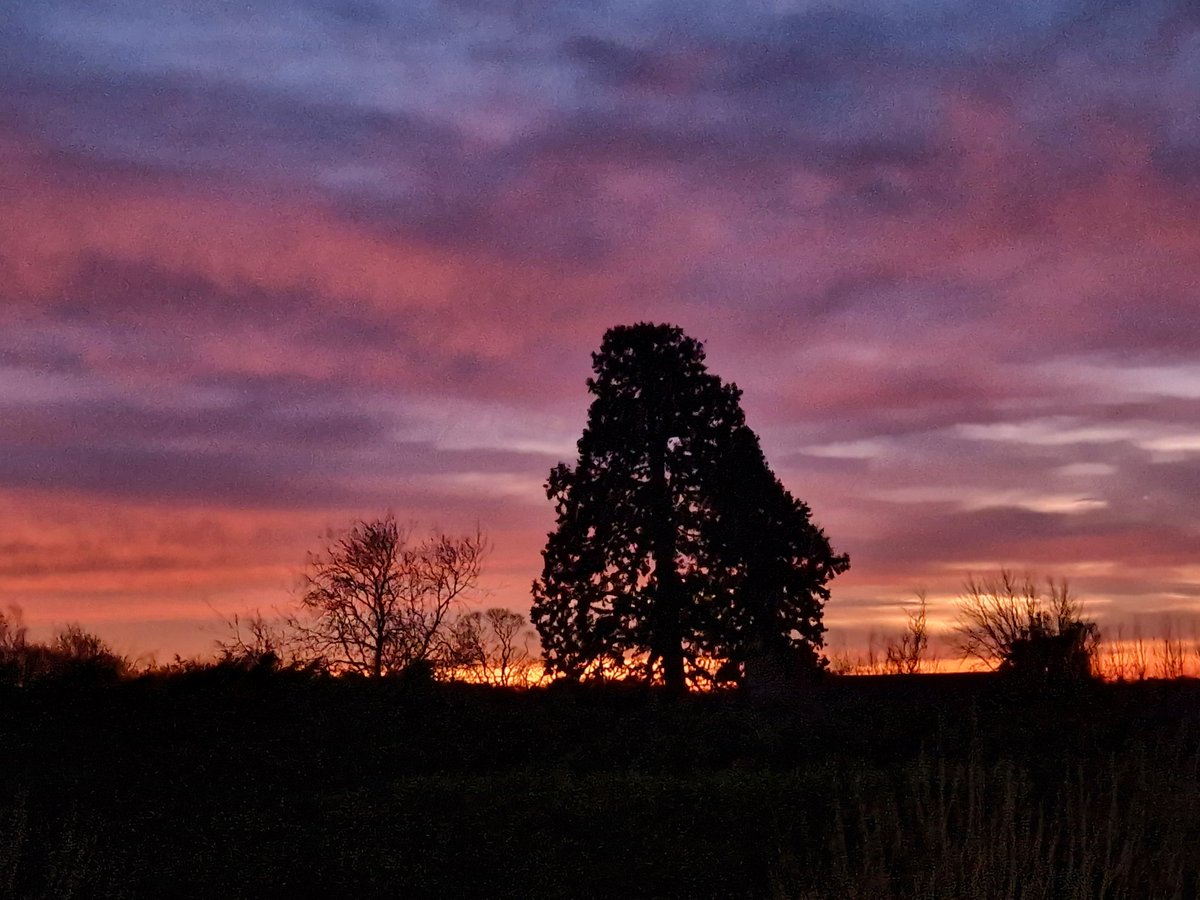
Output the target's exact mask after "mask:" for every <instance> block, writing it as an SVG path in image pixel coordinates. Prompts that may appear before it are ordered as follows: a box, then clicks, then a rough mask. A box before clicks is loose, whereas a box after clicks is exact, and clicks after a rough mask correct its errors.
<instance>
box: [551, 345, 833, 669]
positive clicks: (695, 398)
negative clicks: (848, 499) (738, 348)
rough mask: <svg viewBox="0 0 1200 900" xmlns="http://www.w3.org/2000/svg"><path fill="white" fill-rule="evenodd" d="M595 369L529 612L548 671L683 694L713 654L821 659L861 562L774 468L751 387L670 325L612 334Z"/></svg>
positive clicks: (781, 665)
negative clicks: (836, 546) (750, 417)
mask: <svg viewBox="0 0 1200 900" xmlns="http://www.w3.org/2000/svg"><path fill="white" fill-rule="evenodd" d="M592 366H593V370H594V372H595V377H593V378H590V379H588V382H587V385H588V390H589V391H590V392H591V393H592V394H593V396H594V399H593V401H592V405H591V408H590V409H589V411H588V422H587V426H586V427H585V429H584V431H583V435H582V437H581V438H580V440H579V443H578V448H579V459H578V461H577V463H576V464H575V465H574V466H573V467H572V466H568V465H565V464H560V465H558V466H556V467H555V468H554V469H553V470H552V471H551V473H550V477H549V480H548V482H547V484H546V492H547V496H548V497H549V498H550V499H551V500H552V501H553V502H554V504H555V510H556V513H557V526H556V529H555V531H554V532H552V533H551V534H550V535H549V539H548V541H547V544H546V549H545V550H544V551H543V557H544V560H545V565H544V569H543V573H542V576H541V578H539V579H538V580H537V581H536V582H534V586H533V596H534V601H533V611H532V615H531V620H532V621H533V623H534V625H535V626H536V628H537V630H538V633H539V635H540V636H541V639H542V648H543V655H544V658H545V662H546V666H547V669H548V671H549V672H551V673H553V674H558V675H563V676H566V677H568V678H572V679H580V678H584V677H596V676H604V675H607V674H609V673H614V672H616V673H620V674H623V675H626V676H628V675H631V674H637V675H640V677H642V678H644V679H647V680H654V681H662V682H664V683H665V684H667V685H668V686H669V687H671V688H673V689H675V690H682V689H683V688H684V687H685V684H686V681H687V679H688V678H692V679H695V678H706V679H707V678H710V677H711V676H710V675H709V671H710V670H711V669H712V668H714V667H715V666H714V665H713V664H714V663H716V664H720V663H721V662H731V663H732V664H733V667H734V668H735V669H736V670H737V672H738V673H739V675H740V674H744V673H745V671H746V669H747V668H748V667H754V666H756V665H757V666H759V667H761V668H773V669H776V670H778V671H780V672H784V673H786V672H796V671H802V670H805V669H808V670H812V669H815V668H818V667H819V666H821V665H823V663H824V660H823V659H822V658H821V657H820V655H819V650H820V648H821V646H822V635H823V632H824V626H823V624H822V621H821V617H822V605H823V603H824V602H825V601H826V600H827V599H828V597H829V592H828V589H827V587H826V584H827V582H828V581H829V580H830V579H831V578H832V577H834V576H835V575H836V574H837V573H839V572H842V571H844V570H845V569H846V568H847V567H848V565H849V561H848V559H847V557H846V556H844V555H838V554H835V553H834V552H833V551H832V549H831V548H830V545H829V541H828V540H827V539H826V537H825V535H824V533H823V532H821V530H820V529H819V528H817V527H816V526H815V525H813V524H812V522H811V519H810V511H809V508H808V507H807V506H806V505H805V504H804V503H802V502H800V501H798V500H796V499H795V498H793V497H792V495H791V494H789V493H788V492H787V490H785V489H784V487H783V486H782V485H781V484H780V482H779V480H778V479H777V478H776V477H775V475H774V473H772V472H771V470H770V468H769V467H768V466H767V463H766V460H765V459H764V457H763V454H762V450H761V448H760V446H759V442H758V438H757V436H756V435H755V434H754V432H753V431H751V430H750V428H749V427H747V425H746V422H745V416H744V415H743V413H742V409H741V406H740V403H739V401H740V398H741V392H740V391H739V390H738V388H737V387H736V386H735V385H732V384H724V383H723V382H722V381H721V380H720V379H719V378H718V377H716V376H715V375H711V374H709V372H708V371H707V369H706V367H705V365H704V349H703V346H702V345H701V344H700V342H698V341H696V340H693V339H692V338H690V337H688V336H687V335H685V334H684V333H683V332H682V331H681V330H680V329H679V328H677V327H674V326H670V325H651V324H639V325H633V326H621V327H617V328H613V329H611V330H610V331H609V332H608V333H607V334H605V336H604V341H603V343H602V345H601V348H600V351H599V352H598V353H595V354H593V356H592ZM729 671H730V670H729V667H726V668H725V669H724V675H725V676H726V677H727V676H728V675H729Z"/></svg>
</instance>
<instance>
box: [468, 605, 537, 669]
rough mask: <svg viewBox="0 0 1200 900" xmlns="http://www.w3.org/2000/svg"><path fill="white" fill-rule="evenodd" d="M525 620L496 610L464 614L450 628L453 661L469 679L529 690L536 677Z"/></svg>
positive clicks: (519, 616) (520, 616) (498, 609)
mask: <svg viewBox="0 0 1200 900" xmlns="http://www.w3.org/2000/svg"><path fill="white" fill-rule="evenodd" d="M528 636H529V635H528V629H527V628H526V627H525V617H524V616H522V615H520V614H519V613H515V612H513V611H512V610H508V609H502V608H500V607H493V608H492V609H489V610H487V611H486V612H470V613H463V614H462V615H461V616H459V617H458V619H456V620H455V622H454V626H453V627H452V628H451V629H450V647H451V650H450V652H451V662H452V664H453V666H454V669H455V671H456V673H457V674H459V675H460V676H465V677H466V678H467V679H468V680H472V681H478V682H481V683H483V684H494V685H497V686H498V687H527V686H528V685H529V683H530V681H531V679H532V677H533V672H532V668H533V665H532V664H533V660H532V659H531V658H530V654H529V644H528Z"/></svg>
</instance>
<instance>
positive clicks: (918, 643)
mask: <svg viewBox="0 0 1200 900" xmlns="http://www.w3.org/2000/svg"><path fill="white" fill-rule="evenodd" d="M927 609H928V603H927V600H926V597H925V592H924V591H917V607H916V609H910V610H906V611H905V615H907V616H908V622H907V623H906V624H905V626H904V633H903V634H901V635H900V638H899V640H893V641H889V642H888V645H887V670H888V671H889V672H892V673H894V674H897V675H913V674H915V673H917V672H920V671H921V663H922V662H924V660H925V655H926V652H927V651H928V649H929V630H928V627H927V625H926V612H927Z"/></svg>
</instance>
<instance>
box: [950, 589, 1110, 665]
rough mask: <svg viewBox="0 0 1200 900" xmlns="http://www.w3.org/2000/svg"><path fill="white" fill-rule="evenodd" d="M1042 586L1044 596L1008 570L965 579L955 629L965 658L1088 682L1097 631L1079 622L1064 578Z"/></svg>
mask: <svg viewBox="0 0 1200 900" xmlns="http://www.w3.org/2000/svg"><path fill="white" fill-rule="evenodd" d="M1046 584H1047V590H1046V592H1045V593H1043V592H1042V591H1041V590H1040V589H1039V588H1038V586H1037V584H1036V583H1035V582H1034V580H1033V579H1032V578H1031V577H1030V576H1028V575H1025V576H1023V577H1017V576H1015V575H1014V574H1013V573H1012V572H1011V571H1009V570H1007V569H1001V570H1000V571H999V572H998V573H997V574H996V575H993V576H988V577H984V578H975V577H971V578H969V579H968V580H967V582H966V584H965V585H964V592H963V594H962V596H961V597H960V598H959V604H958V622H957V624H956V626H955V631H956V632H957V635H958V648H959V649H960V650H961V651H962V654H963V657H964V658H967V657H974V658H975V659H978V660H980V661H981V662H983V663H985V664H986V665H988V666H990V667H992V668H996V669H998V670H1000V671H1002V672H1010V673H1014V674H1019V675H1022V676H1025V677H1029V678H1032V679H1036V680H1044V681H1064V680H1085V679H1088V678H1091V677H1092V675H1093V661H1094V658H1095V655H1096V649H1097V646H1098V643H1099V639H1100V633H1099V629H1098V628H1097V626H1096V623H1095V622H1091V621H1088V620H1086V619H1084V618H1083V608H1082V606H1081V604H1080V603H1079V601H1078V600H1076V599H1075V597H1074V596H1072V595H1071V593H1070V590H1069V588H1068V585H1067V582H1066V581H1065V580H1062V581H1055V580H1054V579H1053V578H1051V579H1049V580H1048V581H1047V582H1046Z"/></svg>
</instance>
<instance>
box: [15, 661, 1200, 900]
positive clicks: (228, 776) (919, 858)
mask: <svg viewBox="0 0 1200 900" xmlns="http://www.w3.org/2000/svg"><path fill="white" fill-rule="evenodd" d="M1198 893H1200V684H1197V683H1196V682H1189V681H1176V682H1159V683H1156V682H1148V683H1144V684H1130V685H1103V686H1096V687H1092V688H1088V689H1085V690H1082V691H1071V692H1060V693H1054V694H1046V693H1045V692H1033V693H1031V692H1028V691H1019V690H1015V689H1012V688H1010V687H1008V686H1006V685H1004V684H1003V683H1002V682H998V681H995V680H993V679H991V678H987V677H979V676H916V677H909V678H877V679H869V678H857V679H843V680H837V679H830V680H829V681H828V682H826V683H824V684H820V685H816V686H814V687H812V688H811V689H809V690H808V691H806V692H805V693H804V695H803V696H801V697H799V698H797V699H796V700H795V701H793V702H789V703H779V704H774V705H749V704H747V703H745V702H743V701H741V700H740V699H739V698H737V697H731V696H720V697H716V696H713V697H692V698H687V699H686V700H684V701H682V702H671V701H669V700H668V699H667V698H664V697H661V696H657V695H653V694H646V693H644V692H640V691H635V690H633V689H609V690H604V691H567V690H546V691H530V692H524V693H512V692H505V691H501V690H497V689H486V688H476V687H468V686H462V685H424V686H419V685H404V684H399V683H391V684H368V683H365V682H361V681H359V682H353V681H345V680H343V681H335V680H330V679H315V680H314V679H310V678H308V677H306V676H303V675H299V674H294V673H282V674H267V673H254V672H243V671H238V670H234V669H230V668H216V669H210V670H205V671H194V672H188V673H181V674H174V675H171V676H152V677H144V678H141V679H137V680H134V681H125V682H118V683H112V684H108V685H100V684H89V683H83V684H46V685H40V686H35V687H32V688H25V689H22V690H16V689H4V690H3V691H0V896H5V897H7V896H15V897H23V896H29V897H54V898H60V897H264V896H293V897H310V896H362V897H374V896H388V897H497V898H501V897H564V898H576V897H580V898H582V897H625V898H629V897H689V898H695V897H870V898H886V897H914V898H915V897H923V898H939V897H972V898H974V897H980V898H986V897H1045V898H1069V897H1101V896H1104V897H1131V898H1133V897H1136V898H1149V897H1154V898H1169V897H1194V896H1197V894H1198Z"/></svg>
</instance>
